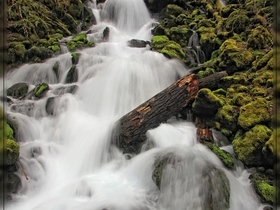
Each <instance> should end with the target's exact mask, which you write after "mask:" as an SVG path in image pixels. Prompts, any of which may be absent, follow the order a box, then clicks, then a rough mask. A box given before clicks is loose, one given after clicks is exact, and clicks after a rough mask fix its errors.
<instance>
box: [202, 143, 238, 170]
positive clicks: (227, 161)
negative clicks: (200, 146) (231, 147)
mask: <svg viewBox="0 0 280 210" xmlns="http://www.w3.org/2000/svg"><path fill="white" fill-rule="evenodd" d="M204 144H205V145H206V146H207V147H208V148H209V149H210V150H211V151H212V152H213V153H215V155H217V156H218V158H219V159H220V160H221V161H222V163H223V164H224V166H225V167H227V168H228V169H234V168H235V164H234V158H233V157H232V156H231V154H230V153H229V152H227V151H225V150H223V149H220V148H219V147H218V146H216V145H215V144H213V143H211V142H204Z"/></svg>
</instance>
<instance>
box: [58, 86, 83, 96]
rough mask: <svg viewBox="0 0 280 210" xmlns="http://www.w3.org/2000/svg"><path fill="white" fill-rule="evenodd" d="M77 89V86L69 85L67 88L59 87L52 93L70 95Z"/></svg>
mask: <svg viewBox="0 0 280 210" xmlns="http://www.w3.org/2000/svg"><path fill="white" fill-rule="evenodd" d="M77 89H78V86H77V85H71V86H68V87H60V88H57V89H55V90H54V91H53V94H55V95H58V96H60V95H63V94H65V93H71V94H74V93H75V92H76V91H77Z"/></svg>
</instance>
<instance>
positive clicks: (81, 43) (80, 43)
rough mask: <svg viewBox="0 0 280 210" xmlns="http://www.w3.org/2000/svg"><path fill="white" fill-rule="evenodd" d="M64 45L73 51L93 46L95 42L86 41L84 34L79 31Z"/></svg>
mask: <svg viewBox="0 0 280 210" xmlns="http://www.w3.org/2000/svg"><path fill="white" fill-rule="evenodd" d="M66 45H67V48H68V50H69V51H74V50H75V49H78V48H83V47H93V46H94V45H95V43H94V42H90V41H88V40H87V36H86V34H84V33H80V34H78V35H76V36H74V37H73V38H72V39H71V40H70V41H68V42H67V44H66Z"/></svg>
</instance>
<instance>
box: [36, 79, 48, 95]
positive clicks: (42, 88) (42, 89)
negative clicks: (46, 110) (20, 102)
mask: <svg viewBox="0 0 280 210" xmlns="http://www.w3.org/2000/svg"><path fill="white" fill-rule="evenodd" d="M48 90H49V85H48V84H47V83H44V82H43V83H41V84H38V85H36V87H35V89H34V96H35V97H36V98H43V97H44V96H45V94H46V92H47V91H48Z"/></svg>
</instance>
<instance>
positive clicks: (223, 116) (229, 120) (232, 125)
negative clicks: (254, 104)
mask: <svg viewBox="0 0 280 210" xmlns="http://www.w3.org/2000/svg"><path fill="white" fill-rule="evenodd" d="M238 115H239V108H238V107H237V106H231V105H224V106H223V107H222V108H220V109H219V110H218V112H217V114H216V115H215V121H216V122H217V123H216V128H217V129H218V130H220V131H221V132H222V133H223V134H224V135H225V136H226V137H232V136H233V135H234V134H235V132H236V131H237V130H238V127H237V120H238Z"/></svg>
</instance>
